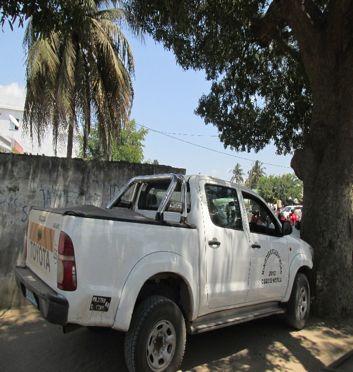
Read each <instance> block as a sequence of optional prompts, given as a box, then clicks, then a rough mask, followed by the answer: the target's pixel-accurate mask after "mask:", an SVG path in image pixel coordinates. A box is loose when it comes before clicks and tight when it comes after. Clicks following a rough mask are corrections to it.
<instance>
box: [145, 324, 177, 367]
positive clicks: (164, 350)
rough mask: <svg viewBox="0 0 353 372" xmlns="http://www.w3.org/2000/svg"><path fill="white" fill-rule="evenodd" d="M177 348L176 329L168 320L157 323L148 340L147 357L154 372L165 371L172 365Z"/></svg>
mask: <svg viewBox="0 0 353 372" xmlns="http://www.w3.org/2000/svg"><path fill="white" fill-rule="evenodd" d="M175 347H176V333H175V328H174V326H173V324H172V323H171V322H169V321H168V320H160V321H159V322H157V323H156V324H155V325H154V326H153V328H152V330H151V332H150V334H149V337H148V338H147V345H146V357H147V363H148V366H149V367H150V368H151V370H152V371H163V370H164V369H166V368H167V367H168V366H169V364H170V363H171V361H172V359H173V356H174V353H175Z"/></svg>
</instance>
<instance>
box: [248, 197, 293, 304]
mask: <svg viewBox="0 0 353 372" xmlns="http://www.w3.org/2000/svg"><path fill="white" fill-rule="evenodd" d="M242 196H243V200H244V206H245V209H246V213H247V219H248V223H249V230H250V248H251V264H250V267H251V268H250V288H249V295H248V301H247V302H251V303H255V302H266V301H279V300H281V298H282V297H283V295H284V292H285V290H286V285H287V281H288V259H289V250H288V245H287V238H286V237H284V236H282V234H281V226H280V224H279V222H278V221H277V220H276V218H275V217H274V215H273V213H272V212H271V211H270V210H269V208H268V207H267V205H266V204H265V203H264V202H263V201H262V200H261V199H259V198H257V197H256V196H255V195H253V194H250V193H246V192H243V194H242Z"/></svg>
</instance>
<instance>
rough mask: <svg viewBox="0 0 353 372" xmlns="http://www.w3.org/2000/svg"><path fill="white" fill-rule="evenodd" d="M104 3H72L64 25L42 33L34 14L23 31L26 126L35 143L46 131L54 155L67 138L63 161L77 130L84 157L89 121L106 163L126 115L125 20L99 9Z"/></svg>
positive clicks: (129, 60) (120, 13)
mask: <svg viewBox="0 0 353 372" xmlns="http://www.w3.org/2000/svg"><path fill="white" fill-rule="evenodd" d="M107 3H109V2H107V1H100V0H86V1H84V2H82V1H77V0H72V2H71V3H70V6H72V8H73V10H72V17H71V18H70V17H68V19H67V20H66V22H63V23H61V24H59V25H58V26H57V27H55V29H53V30H52V31H50V32H48V33H46V34H43V33H41V32H40V31H38V30H36V27H35V25H36V14H34V15H33V17H32V19H31V20H30V22H29V24H28V27H27V30H26V34H25V39H24V45H25V46H26V48H27V95H26V102H25V115H24V119H25V123H26V125H27V126H28V127H29V129H30V134H31V137H32V138H33V133H35V134H36V136H37V138H38V141H39V142H40V140H41V138H42V136H43V134H44V132H45V131H46V129H47V128H49V127H51V128H52V131H53V144H54V149H55V151H56V147H57V142H58V136H59V134H60V133H62V132H65V133H67V157H68V158H70V157H71V156H72V147H73V139H74V133H75V131H76V132H77V131H79V130H82V132H83V138H84V140H83V154H84V156H85V155H86V150H87V139H88V136H89V133H90V131H91V121H92V117H94V118H95V119H96V122H97V123H98V127H97V130H98V133H99V139H100V141H101V143H102V148H103V151H104V154H105V157H106V158H107V159H108V158H109V154H110V150H111V143H112V141H113V140H114V138H115V139H116V138H119V133H120V129H121V127H122V126H124V124H125V123H126V122H127V120H128V116H129V113H130V109H131V104H132V99H133V89H132V84H131V75H132V74H133V72H134V62H133V57H132V53H131V50H130V46H129V43H128V41H127V39H126V38H125V36H124V34H123V33H122V31H121V29H120V26H119V25H120V24H121V23H122V22H125V23H129V21H128V18H127V15H126V12H125V11H124V10H123V9H122V8H118V7H116V8H112V9H108V8H106V7H104V8H103V5H106V4H107ZM115 3H119V1H118V2H115ZM117 22H118V23H117ZM132 28H133V27H132ZM133 31H136V29H134V28H133ZM136 32H137V31H136Z"/></svg>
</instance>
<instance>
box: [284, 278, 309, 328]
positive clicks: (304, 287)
mask: <svg viewBox="0 0 353 372" xmlns="http://www.w3.org/2000/svg"><path fill="white" fill-rule="evenodd" d="M309 314H310V286H309V281H308V278H307V277H306V275H305V274H303V273H298V274H297V276H296V278H295V280H294V284H293V289H292V293H291V296H290V299H289V302H288V304H287V322H288V324H289V325H290V326H291V327H293V328H295V329H297V330H300V329H303V328H304V327H305V324H306V322H307V320H308V319H309Z"/></svg>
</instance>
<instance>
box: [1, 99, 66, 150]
mask: <svg viewBox="0 0 353 372" xmlns="http://www.w3.org/2000/svg"><path fill="white" fill-rule="evenodd" d="M23 112H24V110H23V108H22V107H14V106H9V105H5V104H2V103H1V102H0V152H7V153H14V154H32V155H46V156H55V153H54V147H53V144H52V137H51V133H50V132H49V131H48V132H47V133H46V134H45V136H44V137H43V138H42V140H41V145H40V146H39V144H38V140H37V139H36V138H33V140H32V139H31V137H30V134H29V133H28V132H26V131H25V130H24V127H23ZM64 147H65V146H64ZM57 156H60V157H63V156H65V148H62V146H60V144H59V146H58V151H57Z"/></svg>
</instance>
